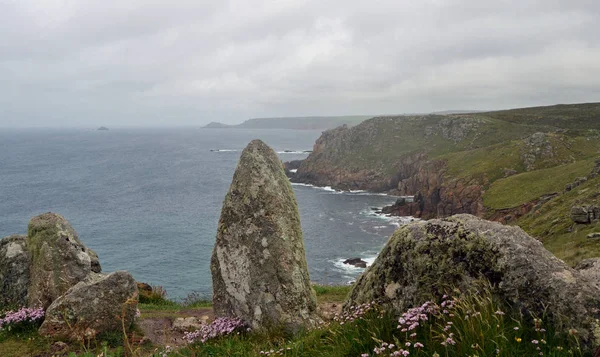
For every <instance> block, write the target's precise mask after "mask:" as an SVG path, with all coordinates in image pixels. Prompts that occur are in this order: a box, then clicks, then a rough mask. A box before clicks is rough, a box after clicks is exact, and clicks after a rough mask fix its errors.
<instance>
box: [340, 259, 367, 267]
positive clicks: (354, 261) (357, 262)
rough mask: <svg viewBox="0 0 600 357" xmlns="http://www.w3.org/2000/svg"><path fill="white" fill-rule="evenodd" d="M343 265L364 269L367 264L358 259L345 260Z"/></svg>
mask: <svg viewBox="0 0 600 357" xmlns="http://www.w3.org/2000/svg"><path fill="white" fill-rule="evenodd" d="M344 264H348V265H352V266H355V267H357V268H366V267H367V262H365V261H364V260H362V259H360V258H349V259H346V260H344Z"/></svg>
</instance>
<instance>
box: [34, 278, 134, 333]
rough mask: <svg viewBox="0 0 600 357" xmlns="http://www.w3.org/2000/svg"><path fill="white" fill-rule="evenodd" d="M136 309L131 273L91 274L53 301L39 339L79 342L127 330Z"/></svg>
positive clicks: (40, 330)
mask: <svg viewBox="0 0 600 357" xmlns="http://www.w3.org/2000/svg"><path fill="white" fill-rule="evenodd" d="M136 309H137V285H136V282H135V280H134V279H133V277H132V276H131V274H129V273H128V272H126V271H117V272H114V273H111V274H109V275H104V274H97V273H91V274H90V275H89V276H88V278H87V279H86V280H85V281H81V282H79V283H77V284H76V285H75V286H73V287H72V288H70V289H69V290H68V291H67V292H66V293H65V294H64V295H63V296H60V297H59V298H58V299H56V300H55V301H54V302H53V303H52V305H50V307H48V310H47V311H46V318H45V320H44V323H42V326H41V327H40V329H39V333H40V334H41V335H43V336H48V337H54V338H59V339H68V340H74V341H79V340H81V339H82V338H86V339H87V338H93V337H95V336H96V335H98V334H101V333H104V332H115V331H122V322H124V323H125V327H126V328H129V327H130V326H131V324H132V323H133V320H134V318H135V312H136Z"/></svg>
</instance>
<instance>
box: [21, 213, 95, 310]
mask: <svg viewBox="0 0 600 357" xmlns="http://www.w3.org/2000/svg"><path fill="white" fill-rule="evenodd" d="M26 242H27V249H28V251H29V253H30V255H31V267H30V279H29V288H28V296H27V301H28V305H29V306H41V307H44V308H47V307H48V306H50V304H51V303H52V302H53V301H54V300H56V298H58V297H59V296H61V295H62V294H64V293H65V292H66V291H67V290H69V288H71V287H72V286H73V285H75V284H77V283H78V282H80V281H82V280H84V279H85V278H86V277H87V276H88V275H89V274H90V272H92V265H94V271H100V263H99V261H98V256H97V255H96V253H94V252H92V251H90V250H89V249H88V248H87V247H86V246H85V245H83V244H82V243H81V241H80V240H79V237H78V235H77V232H75V230H74V229H73V227H72V226H71V224H70V223H69V222H68V221H67V220H66V219H65V218H63V217H62V216H60V215H58V214H55V213H50V212H49V213H44V214H42V215H39V216H36V217H33V218H32V219H31V221H30V222H29V227H28V233H27V239H26ZM92 262H93V264H92Z"/></svg>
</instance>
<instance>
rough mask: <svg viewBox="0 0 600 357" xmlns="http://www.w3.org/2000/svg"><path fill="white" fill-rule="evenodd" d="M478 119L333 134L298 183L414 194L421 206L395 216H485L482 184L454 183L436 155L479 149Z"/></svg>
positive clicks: (410, 121)
mask: <svg viewBox="0 0 600 357" xmlns="http://www.w3.org/2000/svg"><path fill="white" fill-rule="evenodd" d="M479 125H480V123H479V120H478V119H476V118H466V117H465V118H462V117H461V118H448V117H444V116H436V115H431V116H421V117H394V118H374V119H371V120H368V121H366V122H364V123H362V124H361V125H359V126H356V127H354V128H348V127H345V126H344V127H340V128H337V129H334V130H329V131H326V132H324V133H323V135H322V136H321V137H320V138H319V139H318V140H317V142H316V143H315V145H314V148H313V153H312V154H311V155H310V156H309V157H308V158H307V159H306V160H304V162H303V163H302V164H301V165H300V168H299V169H298V171H297V173H296V175H294V176H293V178H292V180H293V181H295V182H301V183H309V184H314V185H317V186H331V187H333V188H336V189H341V190H368V191H374V192H388V193H390V194H395V195H401V196H408V195H415V198H416V199H415V202H413V203H407V204H405V205H402V206H395V207H394V209H393V210H392V211H391V213H394V214H397V215H413V216H417V217H433V216H437V215H442V216H446V215H451V214H455V213H472V214H481V213H482V211H483V203H482V197H481V196H482V189H481V185H482V182H479V181H480V180H473V179H471V178H469V179H452V178H449V177H448V175H447V164H446V162H445V161H444V160H439V159H430V157H431V152H432V151H433V152H434V153H437V152H438V151H439V152H445V151H447V150H448V148H451V147H460V148H463V147H466V148H471V147H474V146H476V145H477V144H476V141H477V132H476V129H477V128H478V126H479Z"/></svg>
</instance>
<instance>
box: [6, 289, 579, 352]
mask: <svg viewBox="0 0 600 357" xmlns="http://www.w3.org/2000/svg"><path fill="white" fill-rule="evenodd" d="M316 290H317V291H320V293H319V294H318V296H319V298H320V299H325V300H327V301H335V300H336V299H337V298H339V296H340V294H341V292H342V291H346V292H347V291H348V290H349V288H348V287H326V286H319V287H318V288H317V289H316ZM449 293H452V294H454V296H451V295H447V296H444V299H442V300H440V301H427V302H425V303H424V304H422V305H421V306H418V307H415V308H411V309H408V310H407V311H405V312H404V313H403V314H401V315H400V316H398V315H395V314H392V313H390V312H388V311H385V310H384V309H382V308H381V306H380V305H379V304H378V303H377V302H376V301H373V302H369V303H365V304H362V305H357V306H353V307H350V308H349V309H347V310H346V311H345V312H343V313H342V312H340V313H338V314H336V315H334V316H333V317H332V318H331V319H330V320H327V321H326V322H324V323H323V324H322V325H321V326H318V327H316V328H313V329H310V330H305V331H302V332H300V333H299V334H297V335H295V336H291V335H288V334H286V332H285V331H283V330H278V329H272V330H269V331H260V332H253V331H250V330H249V329H248V327H247V326H245V325H244V324H243V323H242V322H241V321H239V320H236V319H217V320H215V321H213V322H212V323H210V324H209V325H206V326H204V327H203V328H202V329H201V330H199V331H197V332H196V331H190V333H189V334H187V335H186V341H185V343H184V344H182V345H179V346H171V345H169V346H154V345H151V344H148V343H144V344H140V341H141V340H140V339H139V338H135V335H136V333H138V334H139V330H136V329H134V331H133V332H132V333H131V332H130V333H127V334H123V333H122V332H117V331H116V332H115V334H114V335H107V336H102V337H99V338H96V339H94V340H88V341H82V342H81V343H79V344H74V345H70V346H67V347H66V349H65V350H63V351H60V353H56V355H58V356H60V355H64V356H81V357H92V356H94V357H96V356H99V355H101V356H103V357H118V356H156V357H165V356H190V357H191V356H256V357H260V356H325V357H326V356H331V357H337V356H340V357H341V356H356V357H367V356H585V353H584V352H582V351H581V349H580V347H579V345H578V336H577V331H574V330H573V331H570V333H566V334H561V333H557V331H554V330H552V327H551V325H547V324H546V316H526V315H520V314H519V313H518V312H516V311H515V310H514V309H511V307H510V306H506V305H504V304H502V303H501V302H499V301H496V300H495V299H494V298H493V296H492V295H491V294H490V292H489V287H486V286H485V285H483V287H482V288H481V289H480V290H479V291H477V292H475V293H469V294H461V293H460V292H458V291H451V292H449ZM338 302H339V303H341V302H342V301H338ZM177 304H180V303H176V302H172V305H177ZM150 305H151V304H150ZM150 305H147V306H146V307H145V306H142V307H141V316H140V319H143V318H145V315H146V313H147V312H150V313H154V312H156V311H157V310H158V309H159V308H160V306H165V304H164V303H160V304H159V305H157V306H154V307H152V308H150V307H149V306H150ZM181 307H182V308H184V306H181ZM169 311H171V310H169V309H167V310H165V311H164V312H165V313H166V314H168V313H169ZM20 315H23V316H28V317H29V318H18V319H17V320H18V322H12V324H13V326H16V324H20V327H21V328H20V329H18V330H17V329H14V328H13V329H10V330H9V329H7V328H6V325H4V326H3V329H2V330H0V350H1V351H3V356H22V355H39V354H43V352H44V351H46V352H47V351H52V349H53V348H56V347H55V346H56V344H54V341H52V340H47V339H44V338H41V337H40V336H38V335H37V334H36V333H35V327H36V326H39V320H40V315H39V313H38V312H35V311H28V312H20V313H19V316H20ZM5 316H13V315H12V314H11V315H9V314H5ZM10 319H11V321H15V320H14V319H13V318H10ZM136 331H137V332H136ZM138 336H139V335H138ZM58 346H60V344H59V345H58Z"/></svg>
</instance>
